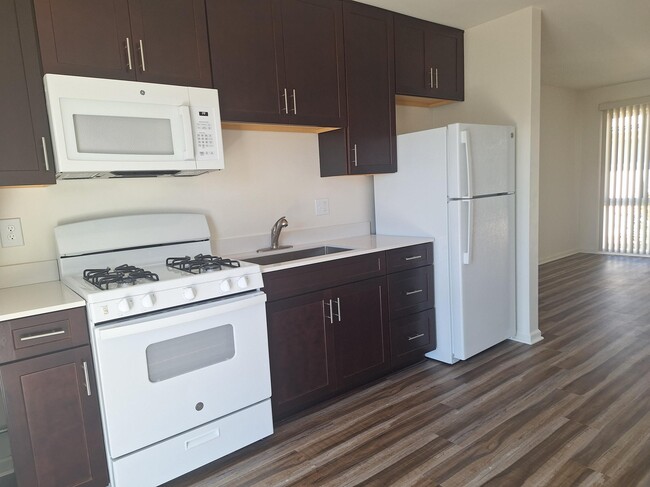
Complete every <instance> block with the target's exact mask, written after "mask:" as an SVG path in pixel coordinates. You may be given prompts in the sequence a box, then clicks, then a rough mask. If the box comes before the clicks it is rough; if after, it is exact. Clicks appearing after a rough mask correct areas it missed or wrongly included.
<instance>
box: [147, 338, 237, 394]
mask: <svg viewBox="0 0 650 487" xmlns="http://www.w3.org/2000/svg"><path fill="white" fill-rule="evenodd" d="M146 355H147V369H148V374H149V380H150V381H151V382H160V381H164V380H167V379H171V378H172V377H178V376H179V375H183V374H187V373H189V372H193V371H195V370H199V369H202V368H204V367H209V366H210V365H214V364H218V363H220V362H225V361H226V360H230V359H231V358H233V357H234V356H235V337H234V334H233V327H232V325H223V326H219V327H217V328H211V329H209V330H204V331H199V332H196V333H191V334H189V335H183V336H180V337H177V338H172V339H170V340H164V341H161V342H158V343H153V344H151V345H149V346H148V347H147V349H146Z"/></svg>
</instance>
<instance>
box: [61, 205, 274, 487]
mask: <svg viewBox="0 0 650 487" xmlns="http://www.w3.org/2000/svg"><path fill="white" fill-rule="evenodd" d="M55 239H56V242H57V248H58V255H59V259H58V261H59V268H60V272H61V279H62V281H63V282H64V283H65V284H66V285H67V286H68V287H70V288H71V289H72V290H73V291H75V292H76V293H78V294H79V295H80V296H81V297H83V298H84V299H85V300H86V302H87V314H88V321H89V326H90V336H91V343H92V349H93V355H94V359H95V369H96V376H97V377H96V378H97V382H98V390H99V394H100V406H101V411H102V420H103V425H104V432H105V436H106V448H107V456H108V462H109V471H110V476H111V485H112V486H113V487H129V486H133V487H146V486H155V485H159V484H160V483H163V482H165V481H168V480H171V479H173V478H175V477H178V476H180V475H182V474H184V473H186V472H188V471H190V470H193V469H195V468H198V467H200V466H202V465H204V464H206V463H209V462H211V461H213V460H215V459H217V458H219V457H221V456H224V455H226V454H228V453H231V452H232V451H235V450H237V449H239V448H241V447H243V446H245V445H248V444H250V443H252V442H254V441H257V440H258V439H260V438H263V437H265V436H268V435H270V434H271V433H272V432H273V425H272V418H271V406H270V399H269V398H270V396H271V383H270V373H269V360H268V344H267V331H266V314H265V304H264V303H265V302H266V296H265V295H264V293H263V292H262V291H261V290H260V288H261V287H262V285H263V284H262V274H261V272H260V269H259V266H257V265H255V264H249V263H246V262H237V261H230V260H228V259H220V258H218V257H214V256H211V255H210V251H211V248H210V231H209V228H208V225H207V221H206V219H205V217H204V216H203V215H197V214H157V215H132V216H122V217H114V218H105V219H99V220H90V221H85V222H80V223H72V224H68V225H62V226H59V227H57V228H56V229H55Z"/></svg>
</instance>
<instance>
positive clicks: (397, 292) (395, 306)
mask: <svg viewBox="0 0 650 487" xmlns="http://www.w3.org/2000/svg"><path fill="white" fill-rule="evenodd" d="M433 305H434V297H433V266H431V265H429V266H426V267H419V268H417V269H411V270H408V271H403V272H397V273H395V274H391V275H389V276H388V309H389V313H390V319H391V320H392V319H395V318H399V317H400V316H404V315H407V314H411V313H416V312H418V311H422V310H425V309H428V308H432V307H433Z"/></svg>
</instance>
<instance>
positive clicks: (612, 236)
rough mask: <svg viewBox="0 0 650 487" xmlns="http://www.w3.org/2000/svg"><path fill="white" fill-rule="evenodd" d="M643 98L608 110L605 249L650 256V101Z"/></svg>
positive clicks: (604, 219) (604, 150) (604, 190)
mask: <svg viewBox="0 0 650 487" xmlns="http://www.w3.org/2000/svg"><path fill="white" fill-rule="evenodd" d="M643 101H644V103H636V104H628V105H625V106H618V107H613V108H612V107H610V108H608V109H607V110H605V111H604V124H603V127H604V134H603V139H604V144H603V161H604V170H605V172H604V177H603V213H602V221H603V225H602V228H603V235H602V250H603V251H605V252H616V253H625V254H640V255H650V221H649V218H650V211H649V210H650V209H649V207H650V201H649V198H648V196H649V194H650V164H649V148H650V147H649V144H650V103H648V101H650V100H647V99H645V100H643ZM601 108H603V107H601Z"/></svg>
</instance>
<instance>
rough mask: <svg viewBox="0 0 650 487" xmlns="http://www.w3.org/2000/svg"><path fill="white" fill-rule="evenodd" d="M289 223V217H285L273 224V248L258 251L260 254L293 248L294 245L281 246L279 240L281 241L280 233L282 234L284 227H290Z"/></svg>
mask: <svg viewBox="0 0 650 487" xmlns="http://www.w3.org/2000/svg"><path fill="white" fill-rule="evenodd" d="M288 226H289V222H288V221H287V217H286V216H283V217H280V218H279V219H278V221H277V222H275V223H274V224H273V228H271V246H270V247H265V248H263V249H258V250H257V251H258V252H268V251H269V250H280V249H290V248H291V247H293V245H279V243H278V242H279V240H280V232H282V229H283V228H284V227H288Z"/></svg>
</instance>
